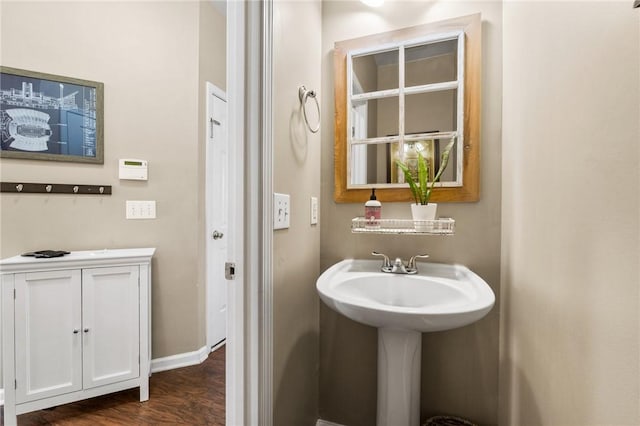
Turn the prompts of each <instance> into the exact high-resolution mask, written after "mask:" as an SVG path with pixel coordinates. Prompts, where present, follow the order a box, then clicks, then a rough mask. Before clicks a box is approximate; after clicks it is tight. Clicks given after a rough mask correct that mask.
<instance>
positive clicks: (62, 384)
mask: <svg viewBox="0 0 640 426" xmlns="http://www.w3.org/2000/svg"><path fill="white" fill-rule="evenodd" d="M80 279H81V278H80V270H77V269H76V270H66V271H48V272H33V273H24V274H16V280H15V290H16V297H15V299H16V300H15V330H16V335H15V351H16V382H17V383H16V386H17V387H16V402H17V403H21V402H27V401H34V400H37V399H42V398H46V397H50V396H55V395H60V394H64V393H68V392H73V391H77V390H80V389H81V388H82V364H81V363H82V333H81V332H80V329H81V326H82V325H81V321H82V314H81V297H80V289H81V282H80Z"/></svg>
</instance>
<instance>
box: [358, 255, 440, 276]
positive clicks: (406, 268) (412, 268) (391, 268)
mask: <svg viewBox="0 0 640 426" xmlns="http://www.w3.org/2000/svg"><path fill="white" fill-rule="evenodd" d="M371 254H372V255H374V256H382V267H381V268H380V270H381V271H382V272H388V273H390V274H409V275H413V274H417V273H418V265H417V264H416V259H417V258H419V257H422V258H427V257H429V255H428V254H416V255H415V256H412V257H411V258H410V259H409V262H407V264H406V265H405V264H404V262H403V261H402V259H400V258H399V257H396V260H395V261H394V262H393V265H392V264H391V262H390V261H389V256H387V255H386V254H383V253H378V252H377V251H372V252H371Z"/></svg>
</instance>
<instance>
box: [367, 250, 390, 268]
mask: <svg viewBox="0 0 640 426" xmlns="http://www.w3.org/2000/svg"><path fill="white" fill-rule="evenodd" d="M371 254H372V255H374V256H382V258H383V259H382V267H383V268H389V269H391V262H390V261H389V256H387V255H386V254H384V253H378V252H377V251H372V252H371Z"/></svg>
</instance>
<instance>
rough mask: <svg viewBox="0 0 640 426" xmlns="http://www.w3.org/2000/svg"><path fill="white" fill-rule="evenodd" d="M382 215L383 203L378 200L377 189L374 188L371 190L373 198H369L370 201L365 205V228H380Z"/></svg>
mask: <svg viewBox="0 0 640 426" xmlns="http://www.w3.org/2000/svg"><path fill="white" fill-rule="evenodd" d="M381 213H382V203H381V202H380V201H378V199H377V198H376V189H375V188H373V189H372V190H371V197H369V201H367V202H366V203H364V218H365V227H367V228H379V227H380V215H381Z"/></svg>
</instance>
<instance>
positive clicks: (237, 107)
mask: <svg viewBox="0 0 640 426" xmlns="http://www.w3.org/2000/svg"><path fill="white" fill-rule="evenodd" d="M272 10H273V1H272V0H263V1H260V2H240V1H228V2H227V96H228V99H229V101H228V111H229V117H228V136H229V141H230V150H235V152H234V154H233V155H234V164H232V165H231V167H232V169H233V171H232V172H231V173H230V177H231V178H232V179H234V182H235V185H236V190H235V191H234V194H230V196H229V198H230V202H235V203H236V207H237V209H238V210H237V211H236V213H237V214H236V216H235V217H234V218H229V220H230V223H229V228H230V230H231V229H233V236H232V238H231V240H230V241H229V244H230V246H231V245H233V249H232V250H230V253H229V254H230V258H231V259H235V260H236V280H235V282H234V283H233V284H232V285H230V286H229V295H228V297H229V298H228V300H229V306H228V309H227V312H228V314H227V318H228V320H229V323H228V325H227V327H228V332H227V355H226V362H227V366H226V377H227V380H226V416H227V418H226V424H227V425H242V424H251V425H261V426H271V425H272V424H273V386H272V382H273V372H272V370H273V362H272V358H273V321H272V318H273V312H272V311H273V301H272V290H273V289H272V287H273V278H272V251H273V250H272V247H273V244H272V238H273V211H272V208H271V206H272V203H273V200H272V196H273V182H272V180H273V152H272V147H273V141H272V127H271V126H272V120H271V111H272V104H271V96H272V95H271V90H272V76H271V70H272V37H273V31H272V25H273V18H272ZM230 155H231V154H230ZM232 199H233V200H232ZM231 221H233V223H231Z"/></svg>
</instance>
